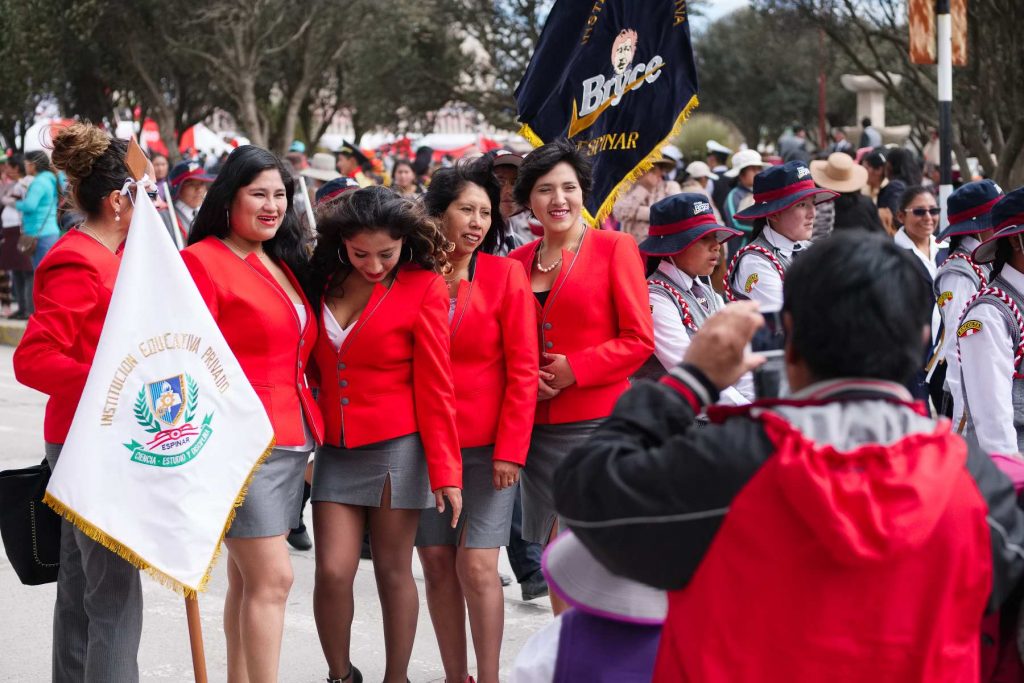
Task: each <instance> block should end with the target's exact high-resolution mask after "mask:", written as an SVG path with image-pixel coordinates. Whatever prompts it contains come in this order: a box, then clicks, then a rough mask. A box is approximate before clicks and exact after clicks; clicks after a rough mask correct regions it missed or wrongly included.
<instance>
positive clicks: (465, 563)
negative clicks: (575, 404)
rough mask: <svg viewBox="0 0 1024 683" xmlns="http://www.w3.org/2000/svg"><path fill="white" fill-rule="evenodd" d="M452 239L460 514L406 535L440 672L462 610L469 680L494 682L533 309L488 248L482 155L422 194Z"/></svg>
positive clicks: (492, 244) (529, 391) (495, 206)
mask: <svg viewBox="0 0 1024 683" xmlns="http://www.w3.org/2000/svg"><path fill="white" fill-rule="evenodd" d="M424 203H425V207H426V209H427V212H428V213H429V214H430V215H432V216H434V217H435V218H437V219H438V220H439V221H440V223H441V228H442V230H443V232H444V233H445V234H446V235H447V237H448V240H449V241H450V242H452V243H453V244H454V245H455V248H454V250H453V251H452V252H451V253H450V254H449V256H448V258H449V260H450V261H451V263H452V266H453V270H452V272H451V274H450V275H448V276H447V277H446V278H445V279H446V281H447V282H448V297H449V302H450V304H449V314H448V317H449V320H450V327H451V340H452V349H451V354H452V373H453V375H454V377H455V398H456V405H457V411H456V423H457V425H458V430H459V445H460V446H461V448H462V480H463V487H462V504H463V507H462V517H461V520H460V523H459V526H458V527H457V528H454V529H453V528H452V526H451V524H450V522H449V520H448V519H447V517H439V516H438V515H436V514H433V511H426V512H424V513H423V515H422V516H421V518H420V528H419V532H418V534H417V536H416V545H417V548H418V550H419V555H420V561H421V563H422V565H423V574H424V577H425V578H426V588H427V606H428V607H429V608H430V616H431V620H432V621H433V623H434V633H435V634H436V635H437V642H438V645H439V647H440V650H441V661H442V662H443V664H444V671H445V678H446V680H449V681H460V682H461V681H465V680H466V679H467V678H468V676H469V670H468V669H469V666H468V662H467V659H466V608H467V607H468V609H469V623H470V627H471V629H472V633H473V647H474V649H475V651H476V664H477V680H478V682H479V683H498V660H499V656H500V654H501V636H502V630H503V622H504V596H503V595H502V591H501V583H500V581H499V579H498V551H499V549H500V548H501V546H504V545H508V540H509V530H510V526H511V523H512V506H513V505H514V504H515V499H516V496H517V495H518V490H517V489H516V486H515V484H516V482H517V481H518V480H519V469H520V467H522V465H523V463H525V462H526V452H527V450H528V449H529V447H530V430H531V428H532V427H533V415H534V410H535V408H536V404H537V365H538V362H539V358H538V348H537V332H536V329H537V315H536V311H535V309H534V304H533V297H532V295H531V294H530V283H529V281H528V280H527V279H526V275H525V273H523V270H522V268H520V267H519V264H517V263H516V262H515V261H512V260H511V259H505V258H499V257H497V256H492V255H491V253H492V252H493V251H494V250H495V249H497V247H498V245H499V239H500V237H501V235H503V234H504V226H503V224H502V219H501V210H500V208H501V188H500V186H499V185H498V182H497V178H495V177H494V173H493V171H492V168H491V165H490V162H489V161H487V160H480V161H477V162H475V163H474V164H471V165H465V164H460V165H458V166H455V167H452V168H444V169H441V170H439V171H438V172H437V173H435V174H434V175H433V177H432V178H431V180H430V190H429V191H428V192H427V194H426V196H425V197H424Z"/></svg>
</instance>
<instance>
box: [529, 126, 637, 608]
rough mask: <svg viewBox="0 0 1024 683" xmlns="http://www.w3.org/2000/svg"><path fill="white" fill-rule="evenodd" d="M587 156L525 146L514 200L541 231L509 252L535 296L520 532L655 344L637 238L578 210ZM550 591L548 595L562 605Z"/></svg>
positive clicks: (546, 512)
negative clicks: (589, 222)
mask: <svg viewBox="0 0 1024 683" xmlns="http://www.w3.org/2000/svg"><path fill="white" fill-rule="evenodd" d="M590 184H591V169H590V162H589V160H588V159H587V158H586V157H585V156H584V155H583V154H582V153H580V152H578V151H577V150H576V148H575V147H574V146H573V145H571V144H569V143H568V142H566V141H564V140H562V141H558V142H552V143H548V144H546V145H544V146H542V147H538V148H537V149H535V150H534V151H532V152H530V155H529V156H528V157H526V160H525V161H524V162H523V165H522V166H521V167H520V169H519V177H518V179H517V181H516V189H515V195H516V201H517V202H519V203H520V204H521V205H522V206H525V207H528V208H529V209H530V211H531V212H532V213H533V215H534V216H535V217H536V218H537V220H538V221H540V223H541V225H542V226H543V228H544V236H543V237H541V238H540V239H539V240H536V241H534V242H531V243H530V244H527V245H524V246H522V247H519V248H518V249H516V250H515V251H513V252H512V253H511V254H510V255H509V256H510V258H513V259H517V260H518V261H520V262H521V263H522V264H523V267H524V268H525V269H526V272H527V274H528V275H529V278H530V285H531V287H532V289H533V292H534V295H535V297H536V300H537V301H536V306H537V313H538V319H539V323H540V324H539V330H538V331H539V334H540V342H541V354H542V359H541V363H542V365H541V368H540V380H539V393H538V403H537V419H536V424H535V426H534V428H533V434H532V437H531V441H530V454H529V459H528V463H527V466H526V468H525V469H524V470H523V485H522V486H523V538H524V539H526V540H528V541H534V542H537V543H547V542H548V541H549V540H550V539H551V538H553V537H554V535H555V534H556V533H557V532H558V520H557V517H556V514H555V505H554V500H553V499H552V493H551V492H552V477H553V476H554V472H555V468H556V467H557V466H558V464H559V463H560V462H561V460H562V458H564V457H565V455H566V454H568V452H569V450H571V449H572V448H573V447H574V446H576V445H578V444H580V443H582V442H583V441H584V440H585V439H586V438H587V436H588V435H589V434H590V433H591V432H592V431H593V430H594V428H595V427H596V426H597V425H598V424H599V422H600V421H601V420H602V419H604V418H605V417H607V416H608V415H609V414H610V413H611V410H612V407H613V406H614V405H615V401H616V400H617V399H618V398H619V396H620V395H621V394H622V392H624V391H625V390H626V389H627V388H628V387H629V381H628V379H627V378H628V377H629V376H630V375H632V374H633V373H634V372H636V370H637V369H639V368H640V366H641V365H643V364H644V362H645V361H646V360H647V359H648V358H649V357H650V355H651V352H652V351H653V350H654V323H653V322H652V320H651V309H650V304H649V302H648V295H647V284H646V280H645V278H644V264H643V260H642V259H641V258H640V252H639V251H638V250H637V246H636V242H635V241H634V240H633V239H631V238H630V237H629V236H628V235H625V234H623V233H619V232H610V231H603V230H590V229H588V228H587V226H586V224H585V223H584V222H583V220H582V219H581V217H580V214H581V211H582V208H583V199H584V197H585V196H586V194H587V193H588V192H589V191H590ZM560 602H561V601H559V600H558V599H557V598H556V596H554V595H552V604H553V605H554V606H555V607H556V610H559V609H561V608H562V605H561V604H560Z"/></svg>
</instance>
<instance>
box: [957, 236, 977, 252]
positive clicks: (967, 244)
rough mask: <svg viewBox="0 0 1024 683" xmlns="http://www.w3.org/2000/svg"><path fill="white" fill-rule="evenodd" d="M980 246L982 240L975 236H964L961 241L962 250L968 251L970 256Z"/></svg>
mask: <svg viewBox="0 0 1024 683" xmlns="http://www.w3.org/2000/svg"><path fill="white" fill-rule="evenodd" d="M979 244H981V240H979V239H978V238H977V237H975V236H974V235H964V236H963V237H962V238H961V239H960V248H961V249H964V250H966V251H967V253H969V254H973V253H974V250H975V249H977V248H978V245H979Z"/></svg>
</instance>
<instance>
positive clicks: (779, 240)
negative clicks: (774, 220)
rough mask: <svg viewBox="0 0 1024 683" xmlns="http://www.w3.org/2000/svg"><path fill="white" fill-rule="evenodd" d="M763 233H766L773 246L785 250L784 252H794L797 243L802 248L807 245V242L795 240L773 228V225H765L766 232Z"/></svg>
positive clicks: (765, 236)
mask: <svg viewBox="0 0 1024 683" xmlns="http://www.w3.org/2000/svg"><path fill="white" fill-rule="evenodd" d="M762 234H763V235H764V238H765V239H766V240H767V241H768V244H770V245H772V246H773V247H775V248H776V249H778V250H779V251H781V252H783V253H784V254H792V253H793V247H794V246H796V245H797V244H799V245H800V248H801V249H804V248H806V247H807V243H806V242H794V241H793V240H791V239H789V238H788V237H786V236H785V235H783V234H782V233H781V232H777V231H775V230H773V229H772V226H770V225H766V226H764V232H763V233H762Z"/></svg>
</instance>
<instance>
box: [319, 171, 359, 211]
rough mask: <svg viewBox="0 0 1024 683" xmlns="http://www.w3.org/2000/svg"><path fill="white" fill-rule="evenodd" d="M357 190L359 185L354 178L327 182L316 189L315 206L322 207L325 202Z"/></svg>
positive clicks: (341, 178) (342, 178)
mask: <svg viewBox="0 0 1024 683" xmlns="http://www.w3.org/2000/svg"><path fill="white" fill-rule="evenodd" d="M358 189H359V183H357V182H356V180H355V178H348V177H346V176H342V177H340V178H335V179H334V180H328V181H327V182H326V183H324V184H323V185H321V186H320V187H318V188H317V189H316V196H315V199H316V202H315V203H316V206H322V205H324V204H326V203H327V202H330V201H333V200H335V199H337V198H338V197H340V196H341V195H343V194H345V193H346V192H348V191H349V190H358Z"/></svg>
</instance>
